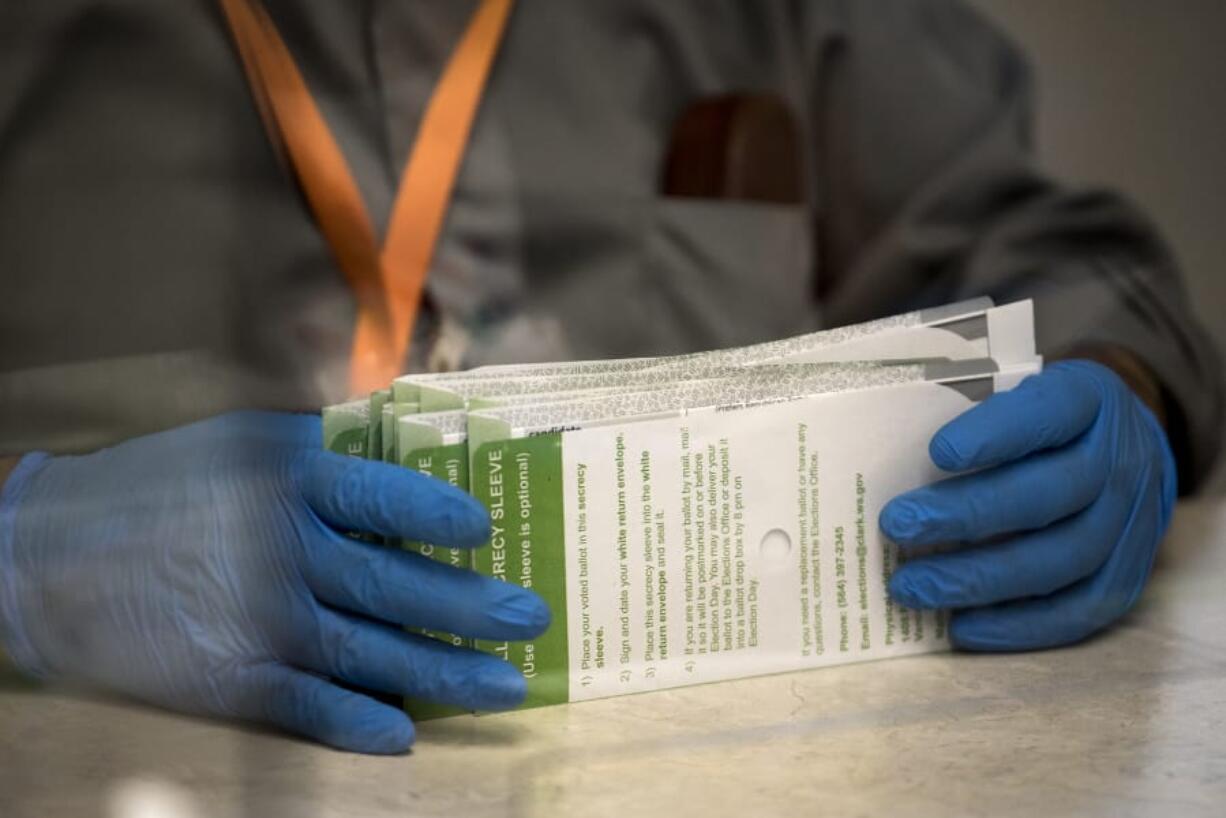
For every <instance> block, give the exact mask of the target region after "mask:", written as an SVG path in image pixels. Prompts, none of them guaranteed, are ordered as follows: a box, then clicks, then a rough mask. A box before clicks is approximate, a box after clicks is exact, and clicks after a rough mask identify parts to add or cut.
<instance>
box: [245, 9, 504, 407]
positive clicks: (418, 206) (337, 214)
mask: <svg viewBox="0 0 1226 818" xmlns="http://www.w3.org/2000/svg"><path fill="white" fill-rule="evenodd" d="M513 2H514V0H481V6H480V8H478V9H477V12H476V13H475V14H474V15H473V18H472V20H471V21H470V22H469V24H468V28H467V30H466V31H465V32H464V35H463V37H462V38H461V40H460V43H459V45H458V46H457V47H456V50H455V52H454V53H453V54H452V55H451V59H450V60H449V61H448V63H447V67H446V69H445V70H444V71H443V75H442V78H441V79H440V80H439V83H438V86H437V87H436V88H435V89H434V93H433V95H432V96H431V98H430V103H429V105H428V106H427V108H426V113H425V116H424V118H423V119H422V122H421V126H420V128H419V130H418V136H417V141H416V143H415V144H414V145H413V150H412V153H411V154H410V156H409V162H408V166H407V167H406V169H405V172H404V178H403V180H402V181H401V185H400V189H399V191H398V192H397V194H396V200H395V203H394V204H393V206H392V214H391V219H390V220H389V222H388V229H387V236H386V237H385V239H384V242H383V246H382V247H380V246H379V244H378V241H377V240H376V238H375V231H374V227H373V225H372V222H371V220H370V215H369V213H368V212H367V209H366V205H365V204H364V202H363V201H362V195H361V193H360V191H359V190H358V186H357V183H356V182H355V181H354V178H353V173H352V171H351V170H350V168H349V165H348V163H347V162H346V161H345V157H344V154H342V153H341V150H340V148H339V147H338V146H337V143H336V139H335V138H334V137H333V135H332V132H331V130H329V128H328V125H327V123H326V122H325V121H324V118H323V115H322V114H321V113H320V111H319V108H318V107H317V106H316V104H315V100H314V99H313V98H312V96H311V92H310V90H309V89H308V88H307V85H306V81H305V80H304V79H303V78H302V75H301V73H300V72H299V71H298V66H297V65H296V64H295V62H294V58H293V56H292V55H291V54H290V52H289V49H288V48H287V47H286V45H285V43H284V42H283V41H282V39H281V37H280V35H279V34H278V33H277V29H276V26H275V25H274V23H273V21H272V18H271V17H269V15H268V12H267V11H266V10H265V9H264V7H263V6H262V5H261V4H260V2H259V0H221V7H222V10H223V11H224V12H225V16H226V20H227V22H228V23H229V26H230V30H231V32H232V33H233V35H234V40H235V42H236V43H237V45H238V51H239V54H240V56H241V57H242V61H243V68H244V70H245V71H246V72H247V79H248V81H249V82H250V84H251V88H252V92H253V94H254V95H255V99H256V104H257V105H258V107H259V109H260V114H261V116H263V117H264V122H265V125H266V127H267V128H268V131H269V134H270V136H271V138H272V139H273V140H274V144H276V145H277V147H278V148H279V149H280V150H281V151H282V153H283V154H284V155H285V156H286V157H287V158H288V160H289V162H290V164H291V165H292V167H293V170H294V173H295V174H296V175H297V177H298V181H299V183H300V184H301V186H302V190H303V192H304V194H305V196H306V199H307V204H308V206H309V207H310V208H311V212H312V213H313V214H314V217H315V221H316V222H317V223H318V225H319V228H320V230H321V232H322V233H323V234H324V237H325V239H326V240H327V242H328V245H329V246H330V247H331V249H332V253H333V255H334V256H335V257H336V261H337V263H338V264H339V265H340V268H341V270H342V271H343V272H344V274H345V278H346V280H347V281H348V282H349V286H350V288H351V289H352V290H353V293H354V296H355V298H356V300H357V309H358V314H357V324H356V328H355V330H354V338H353V348H352V351H351V354H350V367H349V386H350V389H351V391H352V392H353V393H355V394H359V393H366V392H370V391H372V390H375V389H380V388H383V387H386V386H387V385H388V384H389V383H390V382H391V381H392V379H393V378H394V377H396V376H397V375H399V374H400V370H401V367H402V365H403V362H404V360H405V357H406V355H407V354H408V350H409V342H410V340H411V338H412V333H413V324H414V322H415V321H416V319H417V311H418V307H419V306H420V304H421V295H422V289H423V288H424V286H425V283H426V276H427V275H428V274H429V270H430V265H431V263H432V260H433V258H434V251H435V247H436V245H437V244H438V238H439V234H440V233H441V232H442V229H443V223H444V221H445V220H446V216H447V207H448V204H449V203H450V201H451V194H452V191H453V190H454V188H455V181H456V177H457V175H458V174H459V171H460V164H461V162H462V161H463V158H464V153H465V150H466V148H467V145H468V140H469V136H470V134H471V133H472V124H473V119H474V118H475V116H476V112H477V108H478V106H479V105H480V102H481V97H482V95H483V93H484V91H485V87H486V84H487V82H488V79H489V75H490V69H491V67H492V66H493V63H494V58H495V56H496V55H497V53H498V48H499V45H500V44H501V43H502V40H503V37H504V35H505V32H506V28H507V21H508V19H509V18H510V14H511V8H512V5H513Z"/></svg>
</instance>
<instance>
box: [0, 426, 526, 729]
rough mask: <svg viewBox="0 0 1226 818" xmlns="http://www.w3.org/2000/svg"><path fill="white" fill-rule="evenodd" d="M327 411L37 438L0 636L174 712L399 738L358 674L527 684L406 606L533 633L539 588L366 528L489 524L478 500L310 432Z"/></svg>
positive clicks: (393, 532)
mask: <svg viewBox="0 0 1226 818" xmlns="http://www.w3.org/2000/svg"><path fill="white" fill-rule="evenodd" d="M319 440H320V426H319V418H317V417H307V416H301V415H279V414H262V413H242V414H234V415H226V416H223V417H219V418H215V419H212V420H208V421H205V422H202V423H198V424H195V425H192V426H187V427H184V428H181V429H175V430H172V431H169V432H164V433H161V434H156V435H151V436H149V437H143V438H138V439H136V440H132V441H129V442H127V443H124V444H122V445H120V446H117V447H115V448H113V449H108V450H105V451H102V452H99V453H97V454H92V455H88V456H85V457H55V458H48V457H46V456H43V455H30V456H27V457H26V458H25V459H24V460H23V461H22V462H21V463H20V465H19V466H18V467H17V469H16V470H15V471H14V472H13V474H12V476H11V477H10V478H9V481H8V483H7V484H6V486H5V488H4V492H3V494H2V495H0V646H2V648H3V650H4V651H5V652H7V653H8V655H9V657H10V658H11V659H12V660H14V661H15V662H16V663H17V664H18V665H19V666H21V667H23V668H25V669H26V670H28V671H29V672H31V673H33V674H36V675H41V676H45V677H64V678H69V679H77V680H82V681H85V682H87V683H91V684H94V685H99V686H102V687H104V688H108V689H111V690H114V691H118V692H121V693H125V694H128V695H131V696H134V697H136V698H138V699H142V700H145V701H148V702H152V703H155V704H158V705H162V706H165V707H168V708H172V709H175V710H182V711H186V712H190V713H198V714H215V715H222V716H230V717H235V718H240V719H247V720H252V721H257V722H266V723H270V724H273V725H276V726H279V727H281V728H284V729H286V730H289V731H292V732H296V733H300V734H303V735H306V736H309V737H312V738H315V739H317V740H319V741H323V742H326V743H328V744H331V745H334V746H336V747H341V748H345V749H351V750H358V751H364V752H371V753H394V752H401V751H404V750H405V749H407V748H408V747H409V745H410V744H411V743H412V741H413V734H414V731H413V726H412V724H411V723H410V721H409V719H408V717H407V716H405V715H404V713H403V712H401V711H400V710H399V709H397V708H395V707H390V706H388V705H385V704H381V703H379V702H376V701H375V700H373V699H371V698H369V697H366V696H362V695H359V694H356V693H353V692H349V691H346V690H344V689H342V688H341V687H338V686H337V685H335V684H333V683H332V682H330V681H328V679H327V678H325V677H331V678H335V679H340V680H344V681H345V682H349V683H351V684H353V685H355V686H359V687H361V688H365V689H368V690H377V691H385V692H388V693H395V694H402V695H408V696H414V697H418V698H423V699H429V700H434V701H439V702H444V703H448V704H453V705H457V706H460V707H465V708H471V709H480V710H489V709H502V708H507V707H511V706H514V705H516V704H517V703H519V702H520V701H521V700H522V698H523V696H524V694H525V685H524V680H523V678H522V676H521V675H520V673H519V671H518V670H516V669H515V668H514V667H512V666H511V665H509V664H507V663H506V662H503V661H502V660H500V659H497V658H495V657H493V656H489V655H486V654H481V653H477V652H474V651H471V650H464V649H460V648H454V647H452V646H451V645H446V644H443V643H441V642H436V641H431V640H428V639H426V638H425V637H419V636H416V635H413V634H409V633H406V632H405V631H404V630H403V629H402V628H401V627H399V626H401V625H411V626H416V627H422V628H430V629H437V630H440V631H447V632H451V633H456V634H460V635H464V636H473V637H483V638H486V639H496V640H503V639H526V638H532V637H534V636H536V635H538V634H540V633H541V632H542V631H543V630H545V628H546V627H547V626H548V623H549V610H548V608H547V607H546V605H545V603H544V602H543V601H542V600H541V599H540V598H539V597H538V596H536V595H535V594H533V593H531V592H529V591H525V590H523V589H522V588H519V587H517V586H515V585H512V584H508V583H504V582H499V581H496V580H494V579H490V578H485V577H481V576H478V575H476V574H474V573H471V572H467V571H458V570H456V569H453V568H451V567H450V566H447V565H444V564H442V563H439V562H435V561H432V560H430V559H428V558H425V557H422V556H420V555H418V554H413V553H408V552H405V551H402V550H400V549H397V548H390V547H386V546H381V545H374V544H370V543H365V542H359V541H357V540H355V539H352V538H350V537H346V536H343V535H341V534H340V533H338V532H339V531H363V532H373V533H378V534H383V535H387V536H390V537H404V538H410V539H414V540H424V541H428V542H432V543H435V544H437V545H440V546H448V547H471V546H476V545H479V544H480V543H482V542H484V541H485V539H486V538H487V536H488V531H489V521H488V517H487V515H486V513H485V510H484V509H483V508H482V507H481V506H480V504H478V503H477V501H476V500H474V499H472V498H471V497H469V496H468V495H467V494H465V493H463V492H462V491H459V490H457V489H454V488H452V487H450V486H448V485H446V484H445V483H443V482H441V481H438V480H435V479H433V478H429V477H425V476H422V475H420V474H417V473H415V472H411V471H409V470H407V469H400V468H396V467H394V466H390V465H385V464H382V463H375V462H368V461H363V460H357V459H353V458H347V457H342V456H340V455H336V454H332V453H330V452H325V451H322V450H321V449H320V443H319Z"/></svg>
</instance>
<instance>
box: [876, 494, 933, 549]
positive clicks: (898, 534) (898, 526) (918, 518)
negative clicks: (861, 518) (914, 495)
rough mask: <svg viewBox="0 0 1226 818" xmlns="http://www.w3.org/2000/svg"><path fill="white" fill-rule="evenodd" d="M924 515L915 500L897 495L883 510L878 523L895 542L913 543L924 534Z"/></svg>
mask: <svg viewBox="0 0 1226 818" xmlns="http://www.w3.org/2000/svg"><path fill="white" fill-rule="evenodd" d="M923 517H924V515H923V513H922V512H921V510H920V509H919V507H918V506H917V505H916V503H915V502H914V501H912V500H909V499H907V498H905V497H896V498H894V499H893V500H891V501H890V502H888V503H886V506H885V508H884V509H882V510H881V516H880V517H879V518H878V525H879V526H880V527H881V530H882V531H883V532H885V535H886V536H887V537H889V538H890V539H891V540H893V541H894V542H895V543H897V544H899V545H902V546H907V545H913V544H915V543H916V540H918V539H919V538H920V537H921V536H922V535H923V532H924V526H923Z"/></svg>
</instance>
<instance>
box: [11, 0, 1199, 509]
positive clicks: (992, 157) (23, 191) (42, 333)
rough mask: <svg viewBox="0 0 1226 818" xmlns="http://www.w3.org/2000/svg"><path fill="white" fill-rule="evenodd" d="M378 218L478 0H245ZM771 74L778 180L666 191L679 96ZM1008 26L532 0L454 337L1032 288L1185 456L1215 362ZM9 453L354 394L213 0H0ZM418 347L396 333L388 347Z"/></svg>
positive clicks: (924, 5)
mask: <svg viewBox="0 0 1226 818" xmlns="http://www.w3.org/2000/svg"><path fill="white" fill-rule="evenodd" d="M267 6H268V8H269V9H270V11H271V13H272V14H273V16H274V17H275V19H276V20H277V23H278V26H279V28H280V29H281V31H282V34H283V36H284V37H285V39H286V40H287V42H288V43H289V44H290V46H291V48H292V50H293V51H294V53H295V55H296V57H297V59H298V62H299V64H300V65H301V66H302V67H303V70H304V73H305V74H306V76H307V79H308V81H309V83H310V84H311V87H312V89H313V91H314V93H315V95H316V97H317V99H318V100H319V101H320V104H321V107H322V108H323V110H324V112H325V114H326V116H327V117H328V119H329V122H330V123H331V125H332V127H333V129H334V131H335V132H336V134H337V136H338V138H339V141H340V142H341V144H342V146H343V148H344V150H345V152H346V155H347V157H348V158H349V161H350V163H351V164H352V165H353V168H354V171H355V174H356V175H357V177H358V179H359V183H360V186H361V187H362V190H363V193H364V195H365V197H366V200H367V202H368V205H369V207H370V210H371V212H372V215H373V216H374V218H375V219H376V221H378V222H380V223H382V221H383V220H385V219H386V217H387V212H388V210H389V208H390V203H391V197H392V195H393V193H394V190H395V187H396V184H397V182H398V175H399V169H400V168H401V167H402V166H403V164H404V161H405V158H406V155H407V151H408V149H409V146H410V144H411V143H412V139H413V134H414V131H415V129H416V126H417V123H418V121H419V119H420V116H421V112H422V110H423V108H424V105H425V101H426V99H427V97H428V94H429V91H430V89H431V87H432V85H433V82H434V80H435V78H436V77H437V74H438V72H439V70H440V68H441V66H442V65H443V63H444V61H445V59H446V57H447V55H448V54H449V53H450V49H451V47H452V45H453V44H454V42H455V40H456V38H457V37H458V35H459V32H460V31H461V30H462V28H463V26H464V23H465V21H466V20H467V17H468V14H469V13H470V12H471V10H472V8H473V7H474V3H473V0H462V1H461V0H448V2H445V3H443V2H431V1H430V0H360V2H359V1H358V0H350V2H340V0H336V1H335V2H325V0H267ZM730 92H765V93H770V94H772V95H775V96H776V97H778V98H780V99H782V100H783V101H784V102H786V104H787V106H788V108H790V109H791V111H792V112H793V114H794V115H795V120H796V122H797V124H798V129H799V135H800V145H801V147H802V150H801V151H800V154H799V157H798V164H797V172H798V173H799V174H800V175H801V178H802V185H801V189H802V191H803V196H802V197H801V199H800V201H798V202H796V203H764V202H760V201H748V200H735V199H710V198H707V199H704V198H694V197H678V196H672V195H669V193H668V191H667V190H666V189H665V188H664V187H662V185H661V181H660V180H661V174H662V167H663V164H664V162H665V159H666V154H667V151H668V146H669V144H670V140H671V138H672V133H673V129H674V126H675V125H676V123H677V121H678V118H679V117H681V116H682V115H683V114H684V112H685V111H687V110H689V109H691V108H692V106H693V105H694V104H695V103H696V102H699V101H701V100H704V99H710V98H713V97H718V96H720V95H722V94H727V93H730ZM1031 113H1032V90H1031V86H1030V81H1029V75H1028V72H1027V69H1026V65H1025V63H1024V61H1023V60H1022V58H1021V57H1020V56H1019V55H1018V53H1017V52H1016V50H1015V49H1014V48H1012V47H1011V46H1010V44H1009V43H1007V42H1006V41H1005V40H1003V39H1002V38H1001V37H1000V35H999V34H997V33H996V32H995V31H993V30H992V29H991V28H990V27H988V26H987V25H985V24H984V22H983V21H982V20H981V19H980V18H978V17H977V16H975V15H974V14H973V13H972V12H970V11H969V10H968V9H967V8H965V7H964V6H963V5H961V4H959V3H957V2H952V0H871V2H869V1H868V0H865V1H864V2H856V1H855V0H754V2H746V1H745V0H669V2H661V0H584V2H564V0H520V2H519V3H518V7H517V9H516V12H515V16H514V18H513V21H512V24H511V30H510V32H509V35H508V39H507V42H506V44H505V46H504V49H503V52H502V53H501V55H500V58H499V61H498V63H497V65H496V67H495V72H494V76H493V79H492V82H491V85H490V88H489V92H488V95H487V98H486V100H485V102H484V104H483V107H482V110H481V113H480V115H479V118H478V122H477V125H476V131H475V135H474V139H473V143H472V145H471V147H470V150H469V153H468V156H467V159H466V162H465V166H464V169H463V171H462V174H461V179H460V181H459V184H458V189H457V192H456V197H455V201H454V205H453V207H452V210H451V213H450V216H449V220H448V223H447V226H446V229H445V235H444V238H443V240H442V245H441V247H440V249H439V253H438V256H437V258H436V262H435V266H434V269H433V270H432V273H431V281H430V285H429V304H430V309H429V310H428V311H427V313H426V317H425V320H423V321H422V322H421V327H420V328H419V332H418V335H419V336H420V339H421V342H420V343H417V344H416V347H415V348H416V349H418V350H419V351H420V350H423V349H425V348H427V347H428V345H429V339H430V338H431V337H432V334H435V333H437V330H438V326H439V325H440V320H441V317H442V316H445V317H446V318H447V319H448V321H449V323H450V324H452V325H454V326H458V327H461V328H462V329H463V333H462V334H463V335H465V336H466V337H467V338H468V339H469V342H468V346H467V347H466V353H465V360H464V361H463V363H464V364H465V365H475V364H481V363H489V362H497V361H508V360H530V359H536V360H546V359H564V358H590V357H613V356H634V355H647V354H663V353H675V352H683V351H692V350H698V349H709V348H717V347H725V346H730V345H736V344H744V343H749V342H753V341H758V340H763V339H766V338H773V337H780V336H784V335H791V334H796V333H800V332H805V331H809V330H812V329H815V328H819V327H822V326H830V325H836V324H842V323H848V322H854V321H860V320H864V319H868V318H870V317H874V316H878V315H882V314H886V313H891V312H897V311H902V310H907V309H912V308H917V307H924V306H931V305H936V304H939V303H941V302H944V301H949V300H953V299H959V298H964V297H968V296H972V295H982V294H988V295H992V296H994V297H995V298H997V299H998V300H1000V301H1004V300H1009V299H1015V298H1021V297H1033V298H1035V299H1036V301H1037V302H1038V305H1037V317H1038V322H1039V327H1038V331H1039V337H1040V343H1041V346H1042V348H1043V350H1044V351H1045V352H1047V353H1049V354H1052V353H1059V352H1060V351H1061V350H1064V349H1068V348H1070V347H1072V346H1075V345H1079V344H1083V343H1110V344H1116V345H1121V346H1123V347H1125V348H1127V349H1129V350H1131V351H1133V352H1134V353H1135V354H1136V355H1137V356H1139V357H1140V358H1141V359H1142V360H1144V361H1145V362H1147V363H1148V364H1149V366H1150V368H1151V369H1152V370H1153V371H1154V372H1155V373H1157V374H1158V375H1159V376H1160V378H1161V379H1162V381H1163V386H1164V389H1165V390H1166V393H1167V398H1168V403H1169V406H1168V409H1169V411H1170V414H1171V425H1172V439H1173V440H1174V443H1175V446H1176V449H1177V454H1178V457H1179V460H1180V464H1181V472H1182V475H1181V477H1182V485H1183V488H1184V489H1190V488H1191V487H1193V486H1194V485H1195V484H1196V482H1197V481H1199V480H1200V479H1201V478H1202V477H1203V475H1204V474H1205V473H1206V471H1207V469H1208V468H1209V466H1210V465H1211V463H1212V460H1213V458H1214V456H1215V454H1216V452H1217V449H1218V445H1219V441H1218V429H1219V427H1220V417H1221V412H1222V387H1221V384H1220V383H1219V381H1218V372H1219V368H1218V366H1217V363H1216V360H1215V357H1214V355H1213V353H1212V350H1211V347H1210V342H1209V340H1208V339H1207V337H1206V336H1205V335H1204V333H1203V332H1202V331H1201V330H1200V328H1199V327H1198V326H1197V324H1196V320H1195V318H1194V317H1193V316H1192V313H1191V310H1190V309H1189V306H1188V303H1187V298H1186V295H1185V292H1184V290H1183V287H1182V285H1181V283H1180V280H1179V275H1178V272H1177V270H1176V268H1175V265H1174V263H1173V262H1172V259H1171V255H1170V253H1169V252H1168V250H1167V248H1166V247H1165V246H1164V245H1163V243H1162V241H1161V239H1160V238H1159V237H1157V236H1156V235H1155V233H1154V231H1153V229H1152V228H1151V226H1150V225H1149V224H1148V223H1147V221H1146V220H1145V218H1144V216H1143V215H1142V214H1140V213H1139V212H1138V211H1137V210H1135V209H1134V208H1133V207H1131V206H1130V205H1129V204H1127V203H1126V202H1124V201H1122V200H1121V199H1119V198H1118V197H1116V196H1114V195H1112V194H1110V193H1105V192H1101V191H1087V190H1070V189H1068V188H1065V187H1062V186H1059V185H1057V184H1055V183H1054V182H1052V181H1051V180H1049V179H1047V178H1045V177H1044V176H1043V174H1042V173H1041V172H1040V171H1039V170H1038V168H1037V167H1036V163H1035V161H1034V159H1033V157H1032V155H1031V150H1030V149H1031V135H1030V119H1031ZM0 276H2V277H3V279H2V280H3V293H4V295H3V297H2V298H0V452H21V451H27V450H31V449H35V448H38V449H49V450H52V451H57V452H66V451H80V450H88V449H92V448H96V447H99V446H102V445H106V444H108V443H111V442H114V441H117V440H120V439H123V438H125V437H129V436H132V435H135V434H139V433H143V432H146V431H150V430H153V429H159V428H165V427H168V426H172V425H177V424H180V423H183V422H186V421H189V420H192V419H196V418H199V417H203V416H207V415H211V414H215V413H217V412H220V411H224V410H227V409H231V408H237V407H252V406H256V407H266V408H275V409H290V410H311V409H315V408H318V407H319V406H320V405H321V404H323V403H326V402H329V401H333V400H336V399H339V398H340V397H342V396H343V395H342V392H343V388H344V383H345V379H344V365H345V361H346V355H347V351H348V345H349V341H350V338H351V332H352V323H353V300H352V296H351V295H350V293H349V291H348V290H347V289H346V286H345V283H344V281H343V279H342V277H341V275H340V273H339V272H338V270H337V269H336V267H335V265H334V264H333V263H332V260H331V258H330V256H329V252H328V249H327V247H326V246H325V245H324V243H323V241H322V239H321V237H320V234H319V232H318V231H317V230H316V228H315V226H314V224H313V222H312V220H311V217H310V214H309V212H308V211H307V209H306V207H305V204H304V202H303V199H302V196H301V195H300V193H299V191H298V189H297V187H296V185H295V182H294V179H293V177H292V175H291V174H290V173H289V172H287V169H286V168H285V167H284V166H283V165H282V164H281V163H280V161H279V159H278V156H277V154H276V153H275V152H274V151H273V150H272V149H271V147H270V145H269V141H268V139H267V137H266V135H265V132H264V129H263V127H262V124H261V121H260V119H259V117H258V115H257V112H256V108H255V106H254V105H253V103H252V98H251V94H250V93H249V90H248V87H247V85H246V81H245V78H244V75H243V73H242V70H241V67H240V63H239V61H238V59H237V57H236V54H235V51H234V48H233V46H232V44H231V42H230V40H229V37H228V34H227V31H226V29H225V26H224V24H223V22H222V18H221V16H220V14H219V12H218V10H217V8H216V6H215V4H214V2H213V0H175V1H174V2H166V1H165V0H123V2H120V0H42V2H39V3H5V4H3V7H2V8H0ZM418 365H421V360H420V355H419V357H418V359H416V360H414V361H408V362H406V368H407V367H410V366H418Z"/></svg>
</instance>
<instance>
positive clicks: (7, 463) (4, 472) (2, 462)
mask: <svg viewBox="0 0 1226 818" xmlns="http://www.w3.org/2000/svg"><path fill="white" fill-rule="evenodd" d="M20 462H21V458H20V457H0V494H3V493H4V484H5V483H7V482H8V479H9V475H10V474H12V473H13V469H15V468H17V464H18V463H20Z"/></svg>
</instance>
